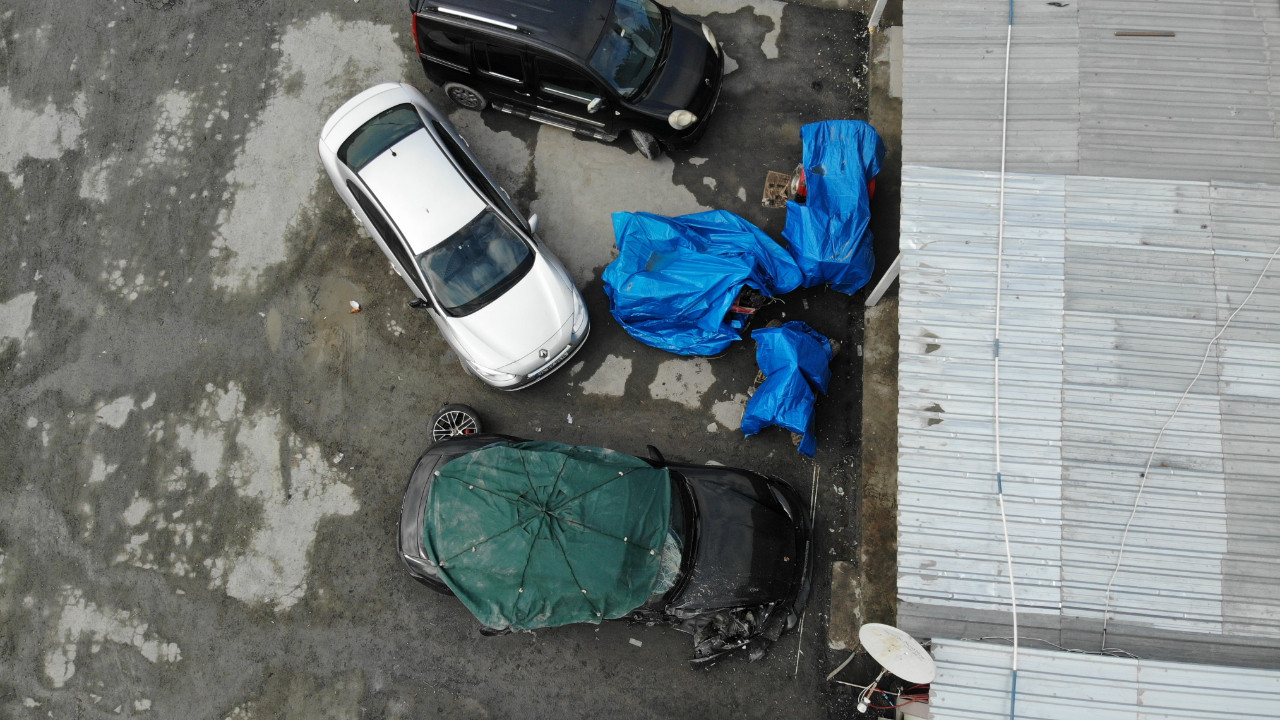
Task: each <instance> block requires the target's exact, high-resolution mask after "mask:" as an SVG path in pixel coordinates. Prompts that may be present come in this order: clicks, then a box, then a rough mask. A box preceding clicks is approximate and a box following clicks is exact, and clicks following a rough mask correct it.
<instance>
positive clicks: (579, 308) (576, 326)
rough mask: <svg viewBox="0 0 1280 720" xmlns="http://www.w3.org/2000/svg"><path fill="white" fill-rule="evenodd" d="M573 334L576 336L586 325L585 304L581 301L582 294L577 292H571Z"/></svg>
mask: <svg viewBox="0 0 1280 720" xmlns="http://www.w3.org/2000/svg"><path fill="white" fill-rule="evenodd" d="M571 327H572V328H573V336H574V337H577V336H578V335H579V334H581V333H582V331H583V330H584V329H585V328H586V327H587V304H586V303H585V302H583V301H582V296H581V295H579V294H578V293H576V292H575V293H574V294H573V325H572V326H571Z"/></svg>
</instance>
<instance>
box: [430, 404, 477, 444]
mask: <svg viewBox="0 0 1280 720" xmlns="http://www.w3.org/2000/svg"><path fill="white" fill-rule="evenodd" d="M480 431H481V427H480V416H479V415H477V414H476V411H475V410H473V409H471V407H469V406H467V405H463V404H461V403H450V404H448V405H445V406H444V407H442V408H440V409H439V410H438V411H436V414H435V415H432V416H431V440H432V442H440V441H441V440H447V439H449V438H451V437H458V436H460V435H475V434H477V433H479V432H480Z"/></svg>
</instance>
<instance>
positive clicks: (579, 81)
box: [533, 56, 617, 136]
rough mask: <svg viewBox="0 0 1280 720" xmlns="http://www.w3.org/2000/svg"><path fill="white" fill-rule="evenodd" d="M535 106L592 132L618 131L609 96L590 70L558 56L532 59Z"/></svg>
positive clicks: (613, 132) (615, 115) (615, 109)
mask: <svg viewBox="0 0 1280 720" xmlns="http://www.w3.org/2000/svg"><path fill="white" fill-rule="evenodd" d="M533 68H534V77H535V85H534V91H535V94H536V97H537V104H538V109H539V110H540V111H542V112H547V113H551V114H553V115H556V116H558V117H561V118H565V119H567V120H570V121H572V122H573V123H575V124H577V125H579V126H581V127H582V128H583V129H585V130H589V131H591V132H592V133H594V134H598V135H605V136H613V135H616V134H617V128H616V122H615V118H616V117H617V108H616V107H613V106H614V105H615V103H614V101H613V99H612V97H611V96H610V95H609V94H608V93H607V92H606V91H605V90H604V88H603V87H602V86H601V84H600V83H599V82H597V81H596V79H595V78H594V77H592V76H591V75H590V74H589V73H587V72H586V71H585V70H582V69H581V68H578V67H576V66H574V65H572V64H570V63H568V62H565V61H563V60H560V59H555V58H550V57H545V56H537V57H535V58H534V59H533Z"/></svg>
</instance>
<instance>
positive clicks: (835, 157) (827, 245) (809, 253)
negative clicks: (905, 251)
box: [782, 120, 884, 294]
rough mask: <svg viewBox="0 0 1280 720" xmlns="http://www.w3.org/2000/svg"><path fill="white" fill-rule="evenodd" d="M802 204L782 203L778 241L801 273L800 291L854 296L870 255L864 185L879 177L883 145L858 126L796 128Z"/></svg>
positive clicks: (867, 273)
mask: <svg viewBox="0 0 1280 720" xmlns="http://www.w3.org/2000/svg"><path fill="white" fill-rule="evenodd" d="M800 140H801V142H802V144H803V146H804V155H803V163H802V164H803V166H804V181H805V186H806V188H807V193H808V196H807V199H806V200H805V202H804V203H803V204H800V203H797V202H795V201H794V200H790V201H788V202H787V222H786V225H785V226H784V227H783V229H782V236H783V237H784V238H786V240H787V243H788V244H789V250H790V252H791V255H792V257H794V258H795V260H796V263H797V264H798V265H799V266H800V269H801V270H802V271H803V272H804V286H805V287H814V286H816V285H830V286H831V287H832V289H834V290H839V291H840V292H843V293H849V294H853V293H855V292H857V291H858V290H859V289H860V288H861V287H862V286H863V285H866V284H867V281H868V280H870V279H871V273H872V271H873V270H874V269H875V253H874V248H873V247H872V238H871V198H870V195H869V193H868V191H867V183H868V182H869V181H870V180H871V179H872V178H874V177H875V176H876V175H878V174H879V173H880V161H881V160H882V159H883V158H884V143H883V142H881V140H880V135H879V134H878V133H877V132H876V130H875V128H873V127H871V126H870V125H868V124H867V123H865V122H862V121H861V120H826V121H823V122H818V123H812V124H809V125H805V126H804V127H802V128H800Z"/></svg>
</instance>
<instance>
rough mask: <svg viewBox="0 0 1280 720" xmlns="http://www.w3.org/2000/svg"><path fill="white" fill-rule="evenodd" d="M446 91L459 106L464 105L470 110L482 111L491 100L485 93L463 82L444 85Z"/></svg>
mask: <svg viewBox="0 0 1280 720" xmlns="http://www.w3.org/2000/svg"><path fill="white" fill-rule="evenodd" d="M444 92H445V94H446V95H448V96H449V99H450V100H452V101H454V102H455V103H457V104H458V106H459V107H464V108H466V109H468V110H475V111H476V112H480V111H481V110H483V109H485V107H487V106H488V105H489V101H488V100H486V99H485V97H484V96H483V95H481V94H480V93H478V92H476V91H475V90H472V89H471V88H469V87H467V86H466V85H463V84H462V83H448V84H447V85H445V86H444Z"/></svg>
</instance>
